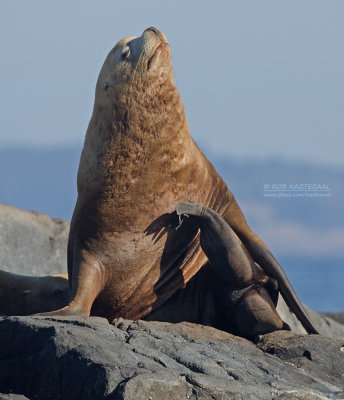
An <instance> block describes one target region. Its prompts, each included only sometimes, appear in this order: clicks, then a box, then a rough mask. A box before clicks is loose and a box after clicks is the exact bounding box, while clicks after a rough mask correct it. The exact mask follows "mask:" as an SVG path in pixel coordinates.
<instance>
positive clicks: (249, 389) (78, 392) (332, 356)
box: [0, 317, 344, 400]
mask: <svg viewBox="0 0 344 400" xmlns="http://www.w3.org/2000/svg"><path fill="white" fill-rule="evenodd" d="M342 347H343V342H342V341H339V340H334V339H330V338H326V337H323V336H319V335H299V334H295V333H293V332H286V331H283V332H282V331H281V332H274V333H272V334H268V335H264V336H261V337H259V338H258V339H257V346H256V345H255V344H254V343H252V342H250V341H248V340H245V339H242V338H239V337H236V336H233V335H230V334H228V333H225V332H222V331H219V330H216V329H214V328H211V327H205V326H200V325H195V324H191V323H185V322H184V323H180V324H169V323H163V322H147V321H135V322H133V321H127V320H122V319H117V320H115V321H114V324H113V325H111V324H109V323H108V322H107V320H105V319H102V318H79V319H77V320H75V319H72V318H62V317H59V318H57V317H54V318H43V317H7V318H1V319H0V392H3V393H10V392H11V393H17V394H22V395H24V396H26V397H28V398H31V399H33V398H34V399H38V400H39V399H56V400H59V399H104V398H105V399H125V400H134V399H135V400H140V399H151V400H160V399H176V400H179V399H193V400H196V399H226V400H227V399H245V400H246V399H258V400H259V399H264V400H266V399H284V400H287V399H288V400H291V399H332V398H333V399H343V398H344V387H343V371H344V353H343V352H342V351H341V349H342Z"/></svg>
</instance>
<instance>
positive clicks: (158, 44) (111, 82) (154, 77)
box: [96, 27, 173, 102]
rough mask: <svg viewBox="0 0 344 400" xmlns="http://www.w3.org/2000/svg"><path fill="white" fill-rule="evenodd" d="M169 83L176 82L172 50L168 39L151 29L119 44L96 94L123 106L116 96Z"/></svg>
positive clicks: (100, 76)
mask: <svg viewBox="0 0 344 400" xmlns="http://www.w3.org/2000/svg"><path fill="white" fill-rule="evenodd" d="M166 81H173V70H172V63H171V53H170V47H169V45H168V42H167V39H166V36H165V35H164V34H163V33H162V32H160V31H159V30H158V29H156V28H154V27H151V28H147V29H146V30H145V31H144V32H143V33H142V35H141V36H139V37H127V38H124V39H122V40H120V41H119V42H118V43H117V44H116V46H115V47H114V48H113V49H112V50H111V51H110V53H109V54H108V56H107V58H106V60H105V62H104V65H103V67H102V69H101V71H100V74H99V78H98V82H97V91H98V94H99V95H100V94H101V93H99V92H101V91H103V92H106V96H105V97H108V98H112V99H114V97H115V98H116V100H117V102H123V98H122V99H121V98H117V96H116V94H118V93H121V95H123V93H125V92H126V90H129V89H130V88H134V87H135V86H137V85H144V86H145V87H148V86H150V84H152V85H155V86H156V85H161V84H163V83H164V82H166ZM114 95H115V96H114ZM96 97H97V94H96Z"/></svg>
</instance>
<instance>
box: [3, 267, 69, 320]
mask: <svg viewBox="0 0 344 400" xmlns="http://www.w3.org/2000/svg"><path fill="white" fill-rule="evenodd" d="M70 299H71V292H70V289H69V282H68V279H67V275H66V274H65V275H55V276H43V277H36V276H25V275H17V274H12V273H11V272H6V271H2V270H0V314H1V315H31V314H35V313H40V312H45V311H51V310H57V309H59V308H61V307H64V306H66V305H67V304H68V303H69V301H70Z"/></svg>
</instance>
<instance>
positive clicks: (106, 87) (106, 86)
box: [103, 82, 109, 90]
mask: <svg viewBox="0 0 344 400" xmlns="http://www.w3.org/2000/svg"><path fill="white" fill-rule="evenodd" d="M103 88H104V90H108V89H109V83H108V82H105V83H104V86H103Z"/></svg>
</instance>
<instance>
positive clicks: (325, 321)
mask: <svg viewBox="0 0 344 400" xmlns="http://www.w3.org/2000/svg"><path fill="white" fill-rule="evenodd" d="M303 306H304V307H305V309H306V311H307V313H308V314H309V316H310V318H311V320H312V322H313V324H314V326H315V327H316V328H317V330H318V331H319V333H321V334H322V335H325V336H328V337H332V338H337V339H342V340H344V325H343V324H341V323H340V319H339V318H338V317H337V320H335V319H334V318H335V316H336V315H339V316H340V315H342V314H335V313H332V314H331V313H329V314H318V313H316V312H314V311H312V310H311V309H310V308H309V307H307V306H306V305H305V304H304V305H303ZM277 311H278V313H279V315H280V316H281V318H282V320H283V321H284V322H286V323H287V324H288V325H289V326H290V328H291V330H292V331H293V332H295V333H306V331H305V329H304V328H303V326H302V324H301V322H300V321H299V320H298V319H297V318H296V316H295V315H294V314H293V313H292V312H291V311H290V309H289V307H288V306H287V304H286V303H285V301H284V299H283V297H282V296H281V295H280V296H279V299H278V304H277Z"/></svg>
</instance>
